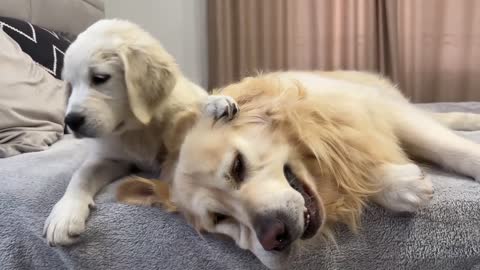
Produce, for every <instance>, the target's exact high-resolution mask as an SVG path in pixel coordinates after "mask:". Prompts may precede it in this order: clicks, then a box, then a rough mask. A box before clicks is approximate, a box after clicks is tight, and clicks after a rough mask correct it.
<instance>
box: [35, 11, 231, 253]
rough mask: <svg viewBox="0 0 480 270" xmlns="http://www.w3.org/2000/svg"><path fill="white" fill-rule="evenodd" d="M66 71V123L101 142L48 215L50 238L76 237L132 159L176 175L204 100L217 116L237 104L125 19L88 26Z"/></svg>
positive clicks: (66, 241) (63, 242)
mask: <svg viewBox="0 0 480 270" xmlns="http://www.w3.org/2000/svg"><path fill="white" fill-rule="evenodd" d="M63 78H64V80H65V81H67V82H68V83H69V85H70V87H71V89H70V90H71V95H70V98H69V100H68V107H67V115H66V118H65V123H66V124H67V125H68V127H69V128H70V129H71V130H72V131H73V133H74V134H75V135H76V136H77V137H88V138H94V140H93V144H94V145H93V148H92V152H91V154H90V156H89V157H88V159H87V160H86V161H85V162H84V163H83V165H82V166H81V167H80V168H79V169H78V170H77V171H76V172H75V174H74V175H73V177H72V180H71V181H70V183H69V185H68V187H67V190H66V192H65V195H64V196H63V197H62V198H61V199H60V201H58V203H57V204H56V205H55V206H54V207H53V210H52V212H51V213H50V215H49V217H48V218H47V220H46V222H45V226H44V234H45V236H46V238H47V240H48V242H49V243H50V244H51V245H66V244H71V243H73V242H74V241H75V240H77V239H78V236H79V235H80V234H81V233H82V232H83V231H84V230H85V222H86V220H87V218H88V215H89V212H90V209H89V208H90V207H91V206H93V205H94V196H95V194H96V193H97V192H98V191H99V190H100V189H101V188H103V187H104V186H105V185H107V184H108V183H110V182H111V181H113V180H114V179H117V178H119V177H122V176H125V175H127V174H129V173H130V172H131V169H132V167H133V166H136V167H139V168H142V169H148V170H156V169H157V167H160V166H161V167H162V168H163V170H162V172H163V174H164V176H163V177H165V178H169V176H168V175H169V173H170V172H171V171H172V170H171V165H173V164H174V162H175V161H176V160H177V154H178V151H179V148H180V144H181V143H182V141H183V137H184V135H185V132H186V131H187V130H188V129H189V128H190V127H191V125H193V123H194V122H195V119H196V117H197V115H198V114H199V112H200V110H201V108H202V107H204V106H206V107H205V109H206V113H207V114H209V115H212V116H213V117H214V118H215V117H218V116H221V115H226V116H227V117H228V115H230V114H231V113H232V112H233V108H234V107H233V106H234V105H235V104H234V103H233V102H230V99H231V98H229V97H226V96H223V97H221V96H208V95H207V93H206V92H205V91H204V90H203V89H201V88H200V87H199V86H197V85H195V84H194V83H192V82H190V81H189V80H188V79H187V78H185V77H184V76H183V75H182V74H181V72H180V70H179V69H178V67H177V64H176V63H175V60H174V59H173V57H172V56H171V55H169V54H168V53H167V52H166V51H165V50H164V49H163V48H162V46H161V45H160V44H159V43H158V41H157V40H155V39H154V38H153V37H152V36H151V35H150V34H148V33H147V32H145V31H143V30H142V29H141V28H140V27H138V26H137V25H135V24H132V23H130V22H127V21H122V20H101V21H99V22H97V23H95V24H93V25H92V26H90V27H89V28H88V29H87V30H85V31H84V32H83V33H81V34H80V35H79V36H78V38H77V39H76V40H75V42H74V43H73V44H72V45H71V46H70V47H69V48H68V50H67V52H66V54H65V64H64V69H63Z"/></svg>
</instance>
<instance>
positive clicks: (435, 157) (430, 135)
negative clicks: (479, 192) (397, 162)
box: [391, 104, 480, 181]
mask: <svg viewBox="0 0 480 270" xmlns="http://www.w3.org/2000/svg"><path fill="white" fill-rule="evenodd" d="M391 112H392V114H393V119H392V120H393V122H394V128H395V133H396V135H397V136H398V138H399V139H400V141H401V143H402V145H403V146H404V148H405V149H406V151H407V153H408V154H410V155H412V156H414V157H418V158H421V159H425V160H428V161H431V162H434V163H436V164H439V165H441V166H443V167H444V168H447V169H450V170H453V171H455V172H458V173H461V174H464V175H467V176H471V177H473V178H474V179H476V180H477V181H480V144H477V143H474V142H472V141H470V140H467V139H465V138H462V137H461V136H459V135H457V134H455V133H454V132H452V131H451V130H449V129H448V128H446V127H445V126H443V125H441V124H440V123H438V122H437V121H436V120H434V119H433V118H432V117H431V116H430V115H429V114H428V113H425V112H423V111H421V110H419V109H417V108H415V107H413V106H412V105H409V104H399V105H398V107H391Z"/></svg>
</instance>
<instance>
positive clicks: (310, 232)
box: [284, 167, 322, 239]
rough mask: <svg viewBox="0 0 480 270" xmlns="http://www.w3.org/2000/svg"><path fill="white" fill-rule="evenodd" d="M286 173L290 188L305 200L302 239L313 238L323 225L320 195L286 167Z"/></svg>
mask: <svg viewBox="0 0 480 270" xmlns="http://www.w3.org/2000/svg"><path fill="white" fill-rule="evenodd" d="M284 171H285V176H286V177H287V180H288V183H289V184H290V186H291V187H292V188H293V189H295V190H296V191H297V192H298V193H300V194H301V195H302V197H303V199H304V200H305V207H304V212H303V217H304V219H303V220H304V225H303V233H302V235H301V237H300V238H301V239H309V238H312V237H313V236H314V235H315V234H316V233H317V231H318V230H319V229H320V227H321V225H322V215H321V213H320V201H319V198H318V195H317V194H316V193H315V192H314V191H313V189H312V188H310V186H309V185H307V184H306V183H303V182H302V181H301V180H300V179H298V177H297V176H296V175H294V174H293V172H292V171H291V170H290V168H289V167H286V168H285V169H284Z"/></svg>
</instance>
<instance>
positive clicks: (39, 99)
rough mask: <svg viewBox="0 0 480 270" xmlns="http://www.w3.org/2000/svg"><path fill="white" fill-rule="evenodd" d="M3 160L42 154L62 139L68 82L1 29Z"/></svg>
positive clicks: (0, 148) (0, 137) (0, 152)
mask: <svg viewBox="0 0 480 270" xmlns="http://www.w3.org/2000/svg"><path fill="white" fill-rule="evenodd" d="M0 74H1V76H0V157H8V156H13V155H17V154H20V153H24V152H32V151H40V150H44V149H46V148H47V147H48V146H49V145H51V144H52V143H54V142H55V141H57V140H58V139H59V138H61V136H62V134H63V118H64V114H65V107H66V102H67V96H66V91H65V84H64V82H62V81H60V80H57V79H55V78H54V77H53V76H51V75H50V74H49V73H48V72H47V71H46V70H45V69H44V68H42V67H41V66H40V65H38V64H37V63H35V62H34V61H33V60H32V59H31V58H30V57H29V56H28V55H27V54H25V53H24V52H22V50H21V48H20V46H19V45H18V44H17V43H16V42H15V41H14V40H12V39H11V38H10V37H9V36H8V35H7V34H5V32H3V31H2V30H1V29H0Z"/></svg>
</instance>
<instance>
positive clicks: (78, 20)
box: [0, 0, 104, 35]
mask: <svg viewBox="0 0 480 270" xmlns="http://www.w3.org/2000/svg"><path fill="white" fill-rule="evenodd" d="M0 16H3V17H12V18H17V19H21V20H26V21H29V22H31V23H33V24H36V25H38V26H41V27H44V28H48V29H51V30H54V31H59V32H65V33H69V34H71V35H78V34H79V33H80V32H82V31H83V30H85V28H87V27H88V26H89V25H91V24H92V23H94V22H95V21H97V20H99V19H102V18H103V17H104V0H0Z"/></svg>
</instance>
